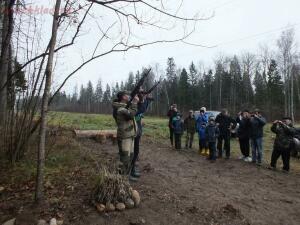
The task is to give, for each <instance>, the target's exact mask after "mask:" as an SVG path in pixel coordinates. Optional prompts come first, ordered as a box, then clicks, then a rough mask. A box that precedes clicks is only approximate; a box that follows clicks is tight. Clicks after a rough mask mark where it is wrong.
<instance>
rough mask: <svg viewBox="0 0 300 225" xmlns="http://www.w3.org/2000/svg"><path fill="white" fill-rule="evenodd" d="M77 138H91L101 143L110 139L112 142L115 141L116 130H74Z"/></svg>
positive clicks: (114, 142)
mask: <svg viewBox="0 0 300 225" xmlns="http://www.w3.org/2000/svg"><path fill="white" fill-rule="evenodd" d="M74 133H75V136H76V137H77V138H91V139H94V140H96V141H97V142H99V143H101V144H103V143H105V142H106V140H107V139H110V140H111V141H112V142H113V144H116V143H117V130H74Z"/></svg>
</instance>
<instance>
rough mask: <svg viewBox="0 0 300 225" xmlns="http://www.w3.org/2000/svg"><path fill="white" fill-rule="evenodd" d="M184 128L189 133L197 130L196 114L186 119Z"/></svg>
mask: <svg viewBox="0 0 300 225" xmlns="http://www.w3.org/2000/svg"><path fill="white" fill-rule="evenodd" d="M184 129H185V130H186V131H187V132H188V133H195V132H196V119H195V117H194V116H192V117H190V116H189V117H187V118H186V119H185V120H184Z"/></svg>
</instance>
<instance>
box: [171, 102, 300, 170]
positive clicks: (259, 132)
mask: <svg viewBox="0 0 300 225" xmlns="http://www.w3.org/2000/svg"><path fill="white" fill-rule="evenodd" d="M167 116H168V117H169V129H170V141H171V145H172V146H173V145H174V144H175V149H181V138H182V135H183V134H184V132H185V133H186V139H185V148H186V149H188V148H192V147H193V142H194V136H195V134H196V133H198V136H199V154H201V155H205V156H207V159H208V160H211V162H215V161H216V159H217V158H222V157H223V155H224V153H225V158H226V159H229V158H230V155H231V146H230V140H231V138H232V136H233V134H234V133H235V136H236V138H237V139H238V141H239V145H240V151H241V157H240V159H242V160H244V161H245V162H252V163H256V164H257V165H258V166H260V165H261V164H262V160H263V136H264V126H265V125H266V119H265V118H264V117H263V116H262V114H261V112H260V110H258V109H255V110H254V111H253V112H250V111H249V110H243V111H242V112H240V113H239V114H238V117H237V118H236V119H234V118H232V117H231V116H230V115H229V113H228V111H227V110H226V109H223V110H222V111H221V113H220V114H218V115H217V116H216V118H215V117H214V116H213V115H211V114H209V113H207V112H206V108H205V107H202V108H201V109H200V112H199V113H198V115H195V114H194V112H193V111H192V110H190V111H189V115H188V116H187V117H186V118H184V119H183V118H182V114H181V113H179V112H178V109H177V105H176V104H173V105H171V107H170V109H169V111H168V114H167ZM234 131H235V132H234ZM271 131H272V132H273V133H275V134H276V138H275V142H274V147H273V152H272V156H271V164H270V166H269V168H270V169H273V170H274V169H276V164H277V160H278V159H279V157H280V156H281V157H282V160H283V171H284V172H287V171H289V168H290V166H289V165H290V153H291V150H292V148H293V147H294V146H293V137H294V136H295V134H296V133H297V130H296V129H295V128H294V127H293V124H292V119H291V118H290V117H284V118H283V119H282V120H281V121H279V120H276V121H274V122H273V125H272V127H271ZM250 149H251V150H252V151H251V157H250Z"/></svg>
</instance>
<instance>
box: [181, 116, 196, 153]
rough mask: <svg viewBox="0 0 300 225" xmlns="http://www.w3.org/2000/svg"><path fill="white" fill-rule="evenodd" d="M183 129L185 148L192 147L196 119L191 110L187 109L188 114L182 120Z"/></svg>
mask: <svg viewBox="0 0 300 225" xmlns="http://www.w3.org/2000/svg"><path fill="white" fill-rule="evenodd" d="M184 129H185V130H186V142H185V148H192V147H193V141H194V136H195V133H196V120H195V116H194V112H193V110H190V111H189V116H188V117H187V118H185V120H184Z"/></svg>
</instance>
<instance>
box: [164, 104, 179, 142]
mask: <svg viewBox="0 0 300 225" xmlns="http://www.w3.org/2000/svg"><path fill="white" fill-rule="evenodd" d="M177 111H178V110H177V105H176V104H173V105H171V107H170V109H169V111H168V114H167V116H168V117H169V130H170V141H171V145H172V146H173V144H174V129H173V125H172V122H173V118H174V117H176V115H177Z"/></svg>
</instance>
